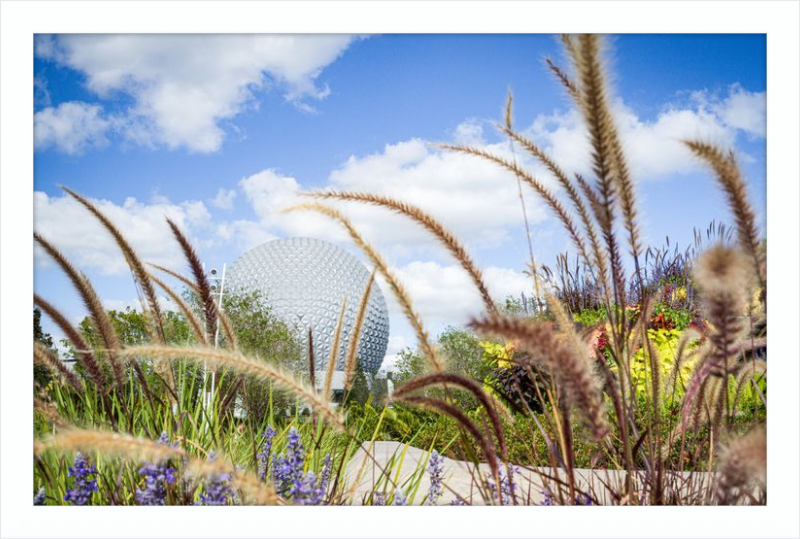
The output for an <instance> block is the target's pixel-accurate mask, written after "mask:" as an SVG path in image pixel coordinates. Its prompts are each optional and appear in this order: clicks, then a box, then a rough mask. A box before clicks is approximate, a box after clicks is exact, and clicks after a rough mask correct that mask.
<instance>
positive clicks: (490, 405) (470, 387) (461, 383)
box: [392, 373, 508, 462]
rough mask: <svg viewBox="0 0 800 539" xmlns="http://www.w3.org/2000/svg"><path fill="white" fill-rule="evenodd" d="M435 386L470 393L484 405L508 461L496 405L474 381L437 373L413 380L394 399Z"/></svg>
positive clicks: (394, 395)
mask: <svg viewBox="0 0 800 539" xmlns="http://www.w3.org/2000/svg"><path fill="white" fill-rule="evenodd" d="M433 385H443V386H451V385H452V386H456V387H460V388H461V389H464V390H466V391H468V392H470V393H471V394H472V395H473V396H474V397H475V398H476V399H478V401H479V402H480V403H481V404H482V405H483V408H484V409H485V410H486V413H487V414H488V416H489V421H490V422H491V423H492V428H493V429H494V433H495V436H496V437H497V442H498V444H499V445H500V458H501V459H503V461H504V462H505V461H507V460H508V448H507V446H506V438H505V435H504V433H503V424H502V423H501V421H500V416H499V415H498V414H497V410H496V408H495V403H494V402H493V401H492V399H490V398H489V396H488V395H487V394H486V391H484V389H483V387H482V386H481V385H480V384H479V383H477V382H476V381H474V380H470V379H469V378H465V377H463V376H459V375H457V374H448V373H435V374H428V375H423V376H417V377H415V378H412V379H411V380H409V381H408V382H406V383H405V384H403V385H402V386H400V387H398V388H395V390H394V391H393V392H392V398H397V397H402V396H404V395H407V394H409V393H413V392H415V391H419V390H421V389H425V388H427V387H430V386H433Z"/></svg>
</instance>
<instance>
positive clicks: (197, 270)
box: [167, 218, 217, 342]
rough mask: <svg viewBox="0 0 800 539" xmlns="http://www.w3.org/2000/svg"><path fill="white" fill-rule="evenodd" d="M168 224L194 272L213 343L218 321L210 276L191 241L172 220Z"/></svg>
mask: <svg viewBox="0 0 800 539" xmlns="http://www.w3.org/2000/svg"><path fill="white" fill-rule="evenodd" d="M167 224H168V225H169V227H170V229H171V230H172V235H173V236H175V239H176V240H178V243H179V244H180V246H181V249H182V250H183V255H184V256H185V257H186V261H187V262H188V263H189V268H190V269H191V270H192V276H193V277H194V282H195V286H196V287H197V295H198V296H199V298H200V304H201V305H202V306H203V314H204V315H205V321H206V335H207V338H206V340H207V341H208V342H210V341H211V339H213V337H214V329H215V327H216V321H217V309H216V303H215V302H214V296H213V295H212V293H211V284H210V283H209V282H208V276H206V272H205V271H203V263H202V262H200V257H199V256H197V251H195V250H194V247H193V246H192V244H191V242H190V241H189V239H188V238H187V237H186V236H185V235H184V234H183V232H181V229H180V228H178V225H176V224H175V222H174V221H173V220H172V219H169V218H168V219H167Z"/></svg>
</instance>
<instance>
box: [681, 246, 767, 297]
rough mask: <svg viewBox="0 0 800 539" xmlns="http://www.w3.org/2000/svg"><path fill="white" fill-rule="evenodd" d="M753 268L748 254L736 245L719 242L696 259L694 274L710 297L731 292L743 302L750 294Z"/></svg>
mask: <svg viewBox="0 0 800 539" xmlns="http://www.w3.org/2000/svg"><path fill="white" fill-rule="evenodd" d="M753 277H754V276H753V272H752V269H751V266H750V264H749V263H748V260H747V258H746V257H745V256H744V254H743V253H742V252H741V251H740V250H739V249H736V248H732V247H725V246H723V245H717V246H714V247H712V248H710V249H708V250H707V251H706V252H704V253H703V254H702V255H701V256H700V257H699V258H698V259H697V262H696V263H695V267H694V278H695V280H696V281H697V284H698V287H699V288H700V289H701V290H702V292H703V294H704V295H705V296H706V297H707V298H710V297H717V296H719V295H721V294H722V295H726V296H731V297H733V298H735V299H736V301H737V303H740V304H742V305H744V302H745V301H746V300H747V298H749V297H750V294H749V291H750V290H751V289H752V285H753Z"/></svg>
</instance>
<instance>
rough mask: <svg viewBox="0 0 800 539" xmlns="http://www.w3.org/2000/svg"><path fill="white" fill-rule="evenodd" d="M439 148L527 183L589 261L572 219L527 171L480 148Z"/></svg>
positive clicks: (583, 243) (441, 146) (450, 145)
mask: <svg viewBox="0 0 800 539" xmlns="http://www.w3.org/2000/svg"><path fill="white" fill-rule="evenodd" d="M437 146H438V147H439V148H442V149H444V150H451V151H454V152H460V153H463V154H467V155H474V156H475V157H481V158H483V159H487V160H489V161H492V162H493V163H495V164H498V165H500V166H501V167H504V168H505V169H507V170H509V171H510V172H513V173H514V174H515V175H516V176H517V177H518V178H520V179H521V180H522V181H524V182H525V183H527V184H528V185H529V186H530V187H531V188H533V190H534V191H536V193H537V194H538V195H539V196H540V197H542V198H543V199H544V201H545V202H546V203H547V205H548V206H549V207H550V209H551V210H552V211H553V212H554V213H555V214H556V217H558V219H559V220H560V221H561V223H562V224H563V225H564V227H565V228H566V229H567V233H568V234H569V237H570V239H571V240H572V243H573V244H575V246H576V247H577V248H578V252H579V253H580V255H581V257H583V259H584V260H589V254H588V251H587V250H586V244H585V242H584V241H583V238H582V237H581V234H580V232H579V231H578V229H577V227H576V226H575V222H574V221H573V220H572V217H571V216H570V215H569V213H568V212H567V210H566V209H565V208H564V206H563V205H562V204H561V202H559V200H558V199H557V198H556V197H555V195H553V193H551V192H550V191H549V190H548V189H547V188H546V187H545V186H544V185H542V183H541V182H539V181H538V180H537V179H536V178H534V177H533V176H532V175H531V174H529V173H528V172H527V171H525V170H523V169H522V168H520V167H519V165H517V164H516V163H512V162H511V161H509V160H507V159H504V158H502V157H499V156H497V155H494V154H492V153H490V152H487V151H485V150H481V149H480V148H473V147H471V146H460V145H456V144H438V145H437Z"/></svg>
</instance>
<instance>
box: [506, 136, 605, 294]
mask: <svg viewBox="0 0 800 539" xmlns="http://www.w3.org/2000/svg"><path fill="white" fill-rule="evenodd" d="M498 128H499V129H500V130H501V131H502V132H503V133H505V134H506V135H508V136H509V137H511V138H512V139H513V140H515V141H516V142H518V143H519V144H520V145H521V146H522V147H523V148H525V150H526V151H527V152H528V153H530V154H531V155H532V156H533V157H535V158H536V159H538V160H539V162H541V163H542V164H543V165H544V166H545V167H546V168H547V169H548V170H549V171H550V173H551V174H552V175H553V176H554V177H555V178H556V180H557V181H558V183H559V185H561V187H562V188H563V189H564V191H566V193H567V196H568V197H569V200H570V201H571V202H572V205H573V207H574V208H575V211H576V212H577V213H578V216H579V217H580V219H581V223H582V224H583V228H584V230H585V231H586V235H587V236H588V238H589V243H590V244H591V247H592V259H591V261H590V260H589V259H588V258H585V261H586V265H587V266H588V267H589V270H590V272H591V273H592V275H593V276H594V268H595V267H596V268H597V272H598V275H597V277H598V278H599V279H600V283H601V285H603V287H604V288H605V289H608V268H607V265H606V259H605V255H604V254H603V250H602V249H601V248H600V240H599V238H598V236H597V230H595V226H594V223H593V222H592V218H591V215H590V214H589V211H588V209H587V208H586V204H584V202H583V199H582V198H581V196H580V194H579V193H578V191H577V189H575V186H574V185H573V184H572V182H571V181H570V180H569V177H567V175H566V173H565V172H564V171H563V170H562V169H561V167H559V166H558V165H557V164H556V162H555V161H553V159H552V158H551V157H550V156H549V155H547V153H546V152H544V151H543V150H542V149H541V148H539V147H538V146H536V144H534V143H533V142H532V141H531V140H530V139H528V138H527V137H524V136H522V135H521V134H519V133H517V132H516V131H514V130H512V129H510V128H509V127H507V126H502V125H499V126H498ZM592 261H593V262H594V264H592V263H591V262H592Z"/></svg>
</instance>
